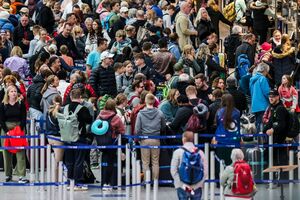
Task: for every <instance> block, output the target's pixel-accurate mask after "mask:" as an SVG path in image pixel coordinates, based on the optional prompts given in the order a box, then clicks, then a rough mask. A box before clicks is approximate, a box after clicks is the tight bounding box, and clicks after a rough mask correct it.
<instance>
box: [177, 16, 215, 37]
mask: <svg viewBox="0 0 300 200" xmlns="http://www.w3.org/2000/svg"><path fill="white" fill-rule="evenodd" d="M218 27H219V26H218ZM176 31H177V29H176ZM197 31H198V37H199V39H200V41H201V42H203V41H204V40H205V39H207V37H208V36H209V35H210V34H212V33H215V32H216V30H215V27H214V25H213V23H212V21H209V20H203V19H201V20H200V21H199V22H198V24H197Z"/></svg>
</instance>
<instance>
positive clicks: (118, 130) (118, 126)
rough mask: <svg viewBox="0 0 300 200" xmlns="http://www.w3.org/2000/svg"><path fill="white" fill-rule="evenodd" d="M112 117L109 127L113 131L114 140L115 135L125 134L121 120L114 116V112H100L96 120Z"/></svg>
mask: <svg viewBox="0 0 300 200" xmlns="http://www.w3.org/2000/svg"><path fill="white" fill-rule="evenodd" d="M113 115H114V116H113ZM112 116H113V118H112V119H111V121H110V126H111V129H112V130H113V135H112V137H113V138H116V136H117V134H124V133H125V126H124V124H123V122H122V120H121V118H120V117H119V116H118V115H117V114H116V112H114V111H112V110H101V112H100V114H99V115H98V117H97V119H102V120H107V119H109V118H110V117H112Z"/></svg>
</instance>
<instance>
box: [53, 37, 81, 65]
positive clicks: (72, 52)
mask: <svg viewBox="0 0 300 200" xmlns="http://www.w3.org/2000/svg"><path fill="white" fill-rule="evenodd" d="M55 41H56V46H57V49H60V47H61V46H62V45H66V46H67V47H68V49H69V54H68V56H71V57H72V58H73V59H77V60H80V59H82V57H81V55H80V54H79V52H78V50H77V48H76V46H75V43H74V40H73V37H72V36H71V35H70V36H69V37H67V38H65V37H64V36H63V35H62V33H60V34H59V35H58V36H56V37H55Z"/></svg>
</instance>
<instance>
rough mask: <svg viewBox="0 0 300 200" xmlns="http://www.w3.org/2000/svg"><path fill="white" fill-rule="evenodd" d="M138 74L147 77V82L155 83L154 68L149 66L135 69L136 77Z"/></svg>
mask: <svg viewBox="0 0 300 200" xmlns="http://www.w3.org/2000/svg"><path fill="white" fill-rule="evenodd" d="M137 73H142V74H144V75H145V76H146V78H147V80H152V81H154V80H155V74H156V72H155V70H154V69H153V67H149V66H147V65H146V66H144V67H143V68H138V67H135V70H134V73H133V74H134V76H135V75H136V74H137Z"/></svg>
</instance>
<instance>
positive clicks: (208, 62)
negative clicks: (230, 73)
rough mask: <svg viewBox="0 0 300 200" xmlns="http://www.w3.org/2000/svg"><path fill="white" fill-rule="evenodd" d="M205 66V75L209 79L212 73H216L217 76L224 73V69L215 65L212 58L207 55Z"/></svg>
mask: <svg viewBox="0 0 300 200" xmlns="http://www.w3.org/2000/svg"><path fill="white" fill-rule="evenodd" d="M206 65H207V74H208V76H209V77H210V76H211V75H212V73H213V72H217V73H218V74H220V73H226V69H225V68H223V67H221V66H220V65H219V64H218V63H216V62H215V61H214V60H213V57H212V56H211V55H209V56H208V57H207V60H206Z"/></svg>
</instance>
